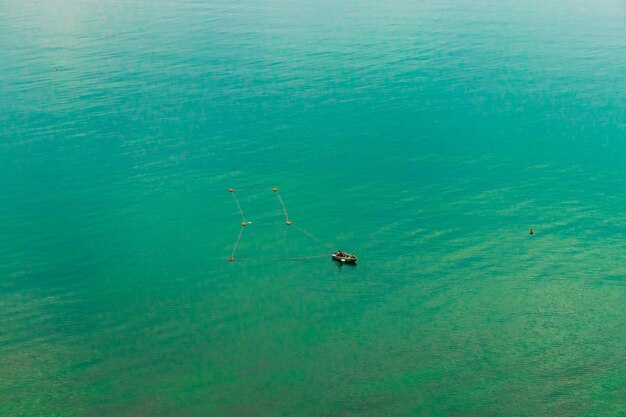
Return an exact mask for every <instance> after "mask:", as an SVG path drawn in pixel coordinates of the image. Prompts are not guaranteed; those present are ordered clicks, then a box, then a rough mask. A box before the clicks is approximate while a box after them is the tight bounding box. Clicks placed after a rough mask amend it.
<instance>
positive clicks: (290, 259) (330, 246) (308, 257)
mask: <svg viewBox="0 0 626 417" xmlns="http://www.w3.org/2000/svg"><path fill="white" fill-rule="evenodd" d="M228 191H229V192H230V193H231V194H232V196H233V200H235V203H236V204H237V209H239V213H240V214H241V228H240V230H239V235H237V240H236V241H235V244H234V246H233V251H232V253H231V255H230V258H228V260H229V261H235V260H237V261H296V260H302V259H315V258H325V257H327V256H331V255H330V254H324V255H311V256H293V257H275V258H264V257H260V258H235V253H236V252H237V247H238V246H239V241H240V240H241V237H242V235H243V229H244V227H245V226H247V225H248V224H249V223H248V222H247V221H246V218H245V216H244V213H243V209H242V208H241V204H239V200H238V199H237V196H236V195H235V190H234V189H233V188H229V189H228ZM272 191H273V192H274V193H275V194H276V197H277V198H278V201H279V203H280V205H281V207H282V209H283V213H284V214H285V224H287V225H288V226H289V225H291V224H292V222H291V220H289V213H288V212H287V208H286V207H285V202H284V201H283V199H282V197H281V196H280V194H279V192H278V188H273V189H272ZM294 227H295V228H296V229H297V230H298V231H300V232H301V233H303V234H304V235H306V236H308V237H310V238H311V239H313V240H315V241H316V242H318V243H320V244H321V245H323V246H326V247H328V248H330V249H333V246H332V245H330V244H328V243H325V242H323V241H322V240H321V239H319V238H318V237H317V236H315V235H314V234H313V233H311V232H309V231H308V230H306V229H304V228H302V227H298V226H294Z"/></svg>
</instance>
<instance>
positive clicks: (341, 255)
mask: <svg viewBox="0 0 626 417" xmlns="http://www.w3.org/2000/svg"><path fill="white" fill-rule="evenodd" d="M331 257H332V259H333V261H337V262H341V263H349V264H356V261H357V257H356V255H355V254H354V252H353V253H352V255H348V253H347V252H343V251H340V250H338V251H337V252H335V253H333V254H332V255H331Z"/></svg>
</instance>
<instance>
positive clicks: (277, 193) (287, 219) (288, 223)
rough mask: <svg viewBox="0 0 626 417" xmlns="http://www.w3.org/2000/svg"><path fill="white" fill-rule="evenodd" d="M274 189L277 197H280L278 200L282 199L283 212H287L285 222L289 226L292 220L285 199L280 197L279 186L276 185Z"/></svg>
mask: <svg viewBox="0 0 626 417" xmlns="http://www.w3.org/2000/svg"><path fill="white" fill-rule="evenodd" d="M272 191H274V193H275V194H276V197H278V201H280V205H281V206H282V207H283V212H284V213H285V224H286V225H287V226H289V225H290V224H291V220H289V214H288V213H287V209H286V208H285V203H284V202H283V199H282V198H281V197H280V193H279V192H278V188H276V187H274V188H272Z"/></svg>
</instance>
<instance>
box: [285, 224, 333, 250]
mask: <svg viewBox="0 0 626 417" xmlns="http://www.w3.org/2000/svg"><path fill="white" fill-rule="evenodd" d="M294 227H295V228H296V229H297V230H299V231H301V232H302V233H303V234H305V235H307V236H308V237H310V238H311V239H313V240H315V241H316V242H317V243H319V244H320V245H323V246H326V247H327V248H330V249H334V246H333V245H331V244H329V243H327V242H323V241H322V240H321V239H320V238H318V237H317V236H315V235H314V234H313V233H311V232H309V231H308V230H306V229H303V228H302V227H299V226H294Z"/></svg>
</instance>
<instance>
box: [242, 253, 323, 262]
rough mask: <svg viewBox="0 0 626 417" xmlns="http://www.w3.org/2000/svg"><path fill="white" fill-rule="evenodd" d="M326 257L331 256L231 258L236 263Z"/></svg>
mask: <svg viewBox="0 0 626 417" xmlns="http://www.w3.org/2000/svg"><path fill="white" fill-rule="evenodd" d="M327 256H331V254H325V255H312V256H294V257H291V258H233V260H236V261H298V260H301V259H315V258H326V257H327Z"/></svg>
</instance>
